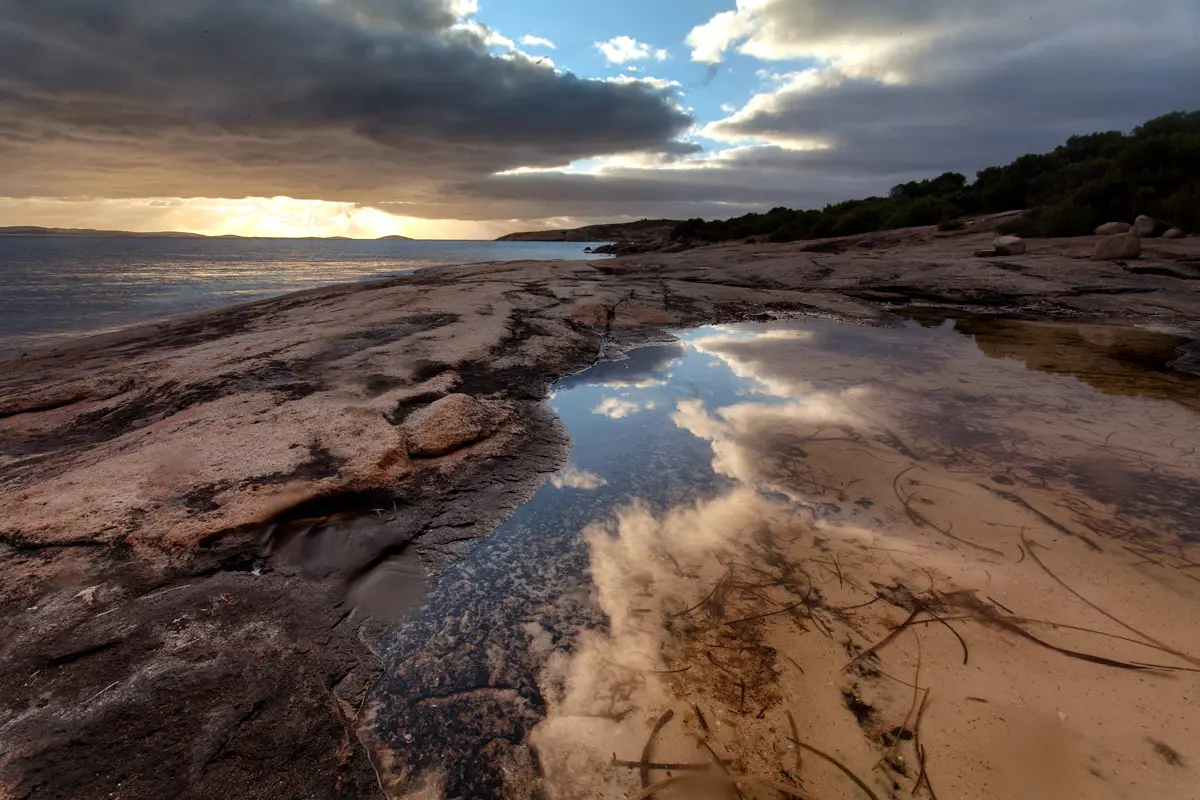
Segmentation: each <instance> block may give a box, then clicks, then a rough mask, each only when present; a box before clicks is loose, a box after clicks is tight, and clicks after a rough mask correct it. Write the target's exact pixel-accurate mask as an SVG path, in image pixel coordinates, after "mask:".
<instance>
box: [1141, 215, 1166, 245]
mask: <svg viewBox="0 0 1200 800" xmlns="http://www.w3.org/2000/svg"><path fill="white" fill-rule="evenodd" d="M1174 227H1175V226H1174V225H1172V224H1171V223H1170V222H1163V221H1162V220H1161V219H1155V218H1154V217H1147V216H1146V215H1145V214H1143V215H1142V216H1140V217H1138V218H1137V219H1136V220H1134V222H1133V229H1134V230H1135V231H1136V232H1137V234H1138V236H1141V237H1142V238H1146V239H1149V238H1153V237H1155V236H1162V235H1163V234H1164V233H1166V232H1167V231H1169V230H1171V229H1172V228H1174Z"/></svg>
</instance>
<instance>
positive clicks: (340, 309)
mask: <svg viewBox="0 0 1200 800" xmlns="http://www.w3.org/2000/svg"><path fill="white" fill-rule="evenodd" d="M988 239H990V235H988V234H975V235H948V236H937V237H933V238H929V237H928V236H927V235H925V234H921V235H919V236H918V235H916V234H910V233H904V232H900V233H898V234H897V233H894V232H893V233H892V234H890V235H888V236H877V237H856V238H855V239H854V240H853V241H846V242H843V245H844V247H834V248H829V249H831V250H835V251H838V252H812V251H811V250H806V248H811V246H812V245H811V243H803V242H801V243H796V244H795V245H731V246H714V247H706V248H701V249H696V250H691V251H687V252H684V253H678V254H667V253H649V254H644V255H640V256H636V257H630V258H623V259H616V260H605V261H597V262H588V261H577V262H505V263H499V264H478V265H472V266H463V267H457V266H456V267H430V268H426V269H424V270H422V271H421V272H420V273H415V274H410V275H405V276H401V277H397V278H392V279H385V280H380V281H372V282H371V283H370V284H366V285H364V284H349V285H341V286H333V287H325V288H320V289H312V290H308V291H305V292H301V293H298V294H293V295H285V296H283V297H277V298H272V299H269V300H262V301H256V302H253V303H249V304H246V305H243V306H238V307H234V308H231V309H225V310H222V311H218V312H210V313H205V314H200V315H196V316H193V317H189V318H187V319H182V320H172V321H169V322H165V323H157V324H152V325H146V326H139V327H138V328H136V329H129V330H124V331H121V332H118V333H114V334H107V335H105V336H103V337H98V338H95V339H91V340H86V341H82V342H79V343H77V344H74V345H71V346H69V347H67V348H64V349H61V350H56V351H52V352H49V353H43V354H37V355H34V356H30V357H27V358H20V359H14V360H8V361H3V362H0V435H2V438H4V440H5V441H7V442H11V443H12V445H11V449H10V451H9V453H11V454H9V455H6V456H4V460H0V480H3V483H4V486H5V490H6V491H5V497H4V499H3V501H0V511H2V512H3V514H4V519H5V523H4V524H3V527H2V528H0V545H2V546H3V547H4V548H5V549H6V551H7V554H8V558H6V560H5V563H4V566H3V567H0V569H3V587H4V588H3V590H2V593H0V603H3V608H4V612H5V616H6V623H5V627H6V630H5V637H4V638H5V641H8V642H10V643H11V645H10V646H9V647H8V648H6V649H5V651H4V654H3V663H4V666H5V670H4V674H5V676H6V677H4V678H3V679H0V682H2V685H0V691H3V692H4V693H5V694H6V696H9V697H12V698H19V699H20V700H21V701H28V699H29V698H31V697H33V696H36V695H39V694H46V693H48V694H49V697H50V699H49V700H48V701H47V704H46V705H43V706H41V707H40V708H38V709H37V710H36V711H31V710H29V709H28V708H21V707H20V706H17V705H16V704H14V707H13V708H11V709H8V711H9V712H10V713H11V714H12V715H14V716H21V717H22V722H21V724H20V725H19V726H17V727H16V728H15V729H11V730H7V731H6V732H5V734H4V738H5V740H6V742H7V743H9V744H10V746H9V747H6V748H5V750H6V752H7V753H8V755H6V756H5V758H4V759H3V760H0V786H3V787H5V788H7V787H9V786H17V785H18V782H21V781H24V782H25V783H21V784H20V785H21V786H27V785H28V782H29V781H31V780H34V781H41V782H42V783H41V784H40V785H42V786H44V787H58V789H59V790H65V789H66V788H68V787H69V788H71V789H72V791H74V792H75V794H74V796H77V797H90V796H97V797H98V796H106V795H107V793H108V792H109V791H111V788H112V787H111V786H107V785H102V784H101V782H97V783H96V784H95V786H94V788H87V787H91V786H92V784H90V783H89V781H90V780H91V779H92V773H93V772H94V768H93V765H94V764H95V763H97V759H100V760H103V759H105V758H107V759H109V762H110V763H112V764H115V765H118V766H119V767H120V769H122V770H124V771H125V772H126V773H127V774H130V775H144V774H150V773H151V772H153V771H154V770H153V769H152V765H153V764H154V763H155V762H156V761H159V760H161V759H163V758H164V757H167V756H168V754H170V753H173V752H176V751H182V750H188V749H189V748H191V749H190V750H189V753H188V755H187V757H186V758H183V759H182V762H181V763H180V764H179V765H178V767H171V768H166V769H159V770H158V771H157V776H156V778H155V780H157V781H159V783H157V784H154V785H149V784H146V785H137V786H126V787H125V788H126V790H127V792H128V794H129V796H153V795H154V793H155V792H160V793H170V792H174V791H177V789H178V787H179V785H180V784H181V783H182V784H191V785H193V790H194V791H198V792H200V793H201V794H205V795H210V796H227V797H242V796H247V797H248V796H253V792H261V786H259V787H257V788H256V787H247V786H245V785H243V781H244V780H245V776H246V774H247V773H248V772H249V773H252V774H258V775H260V776H261V778H262V780H264V781H276V782H277V783H276V784H275V789H274V791H276V792H278V794H279V796H298V795H300V794H301V793H304V792H312V793H315V794H317V795H319V796H328V797H338V796H345V797H352V796H365V795H369V794H371V793H372V792H374V791H377V790H376V789H375V781H376V775H375V770H374V769H373V768H372V766H371V764H370V763H369V762H368V761H367V759H366V757H365V751H364V750H363V748H362V747H360V746H359V743H358V737H359V735H360V732H359V730H358V728H357V724H358V719H357V717H358V713H359V709H360V708H361V705H362V702H363V699H364V698H365V696H366V692H367V690H368V688H369V687H370V686H371V685H372V684H373V682H374V680H375V669H374V668H373V667H371V666H370V649H369V645H367V644H366V642H369V641H370V639H371V632H372V631H374V630H377V629H378V628H379V626H380V625H382V624H383V623H382V621H381V620H380V619H379V618H375V619H367V620H364V619H362V618H361V617H360V616H359V614H358V613H356V612H355V611H354V610H353V605H354V604H353V603H352V602H347V601H346V596H345V592H346V589H347V585H348V584H349V588H350V590H351V591H352V590H353V589H354V586H353V579H354V576H360V577H361V575H362V574H364V568H365V566H366V565H369V564H371V563H373V562H374V561H375V560H376V559H377V558H378V557H379V555H380V554H382V553H392V552H400V553H402V554H405V555H406V557H410V558H412V559H414V561H413V564H414V566H415V567H420V568H436V566H437V565H438V564H440V563H444V562H445V561H446V560H451V559H455V558H457V557H461V554H462V553H463V552H464V548H466V547H469V546H470V542H471V541H473V540H478V539H480V538H483V537H486V536H487V535H488V534H489V533H490V531H491V529H492V528H493V527H494V525H495V524H496V522H497V521H498V520H499V518H500V517H501V516H502V515H503V514H504V513H505V509H509V508H512V507H514V506H516V505H518V504H519V503H520V502H522V501H523V500H524V499H526V498H528V497H529V496H530V495H531V494H532V492H533V491H534V490H535V489H536V488H537V486H538V485H540V483H541V482H542V481H544V479H545V477H546V476H547V475H548V474H549V473H551V472H553V471H554V470H556V469H557V468H558V467H560V466H561V465H562V464H563V463H564V461H565V457H566V454H567V452H568V450H569V442H568V440H567V437H566V435H565V432H564V431H563V430H562V428H561V426H560V425H559V424H558V423H557V422H556V420H555V419H554V418H553V415H551V414H550V413H549V411H548V410H547V409H546V407H545V405H544V403H543V400H544V398H545V395H546V391H547V389H548V387H549V386H550V384H551V383H552V382H553V381H554V380H556V379H558V378H561V377H563V376H564V375H567V374H570V373H572V372H575V371H578V370H579V369H582V368H584V367H586V366H588V365H589V364H591V363H593V362H594V361H595V360H596V359H597V358H598V357H602V356H605V355H612V354H614V353H617V352H619V351H620V350H621V349H623V348H626V347H629V346H631V345H634V344H637V343H641V342H647V341H655V340H658V339H661V337H662V336H663V335H664V331H666V330H669V329H672V328H680V327H686V326H693V325H699V324H707V323H719V322H728V321H736V320H744V319H753V318H757V317H759V316H761V315H763V314H767V313H773V314H796V313H800V314H818V315H828V316H832V317H836V318H841V319H850V320H857V321H863V322H868V323H884V322H886V321H887V319H888V318H889V315H890V313H891V312H892V311H895V310H898V309H900V308H905V307H911V306H912V305H917V306H935V307H947V308H959V309H972V310H976V311H983V312H985V313H1001V314H1004V315H1006V316H1016V317H1023V318H1027V319H1061V320H1080V321H1083V320H1088V321H1093V320H1095V321H1116V320H1119V321H1123V322H1127V323H1135V324H1143V325H1151V326H1155V327H1158V328H1163V329H1169V330H1171V331H1174V332H1176V333H1180V334H1183V335H1186V336H1188V337H1189V338H1192V339H1196V338H1200V296H1198V295H1197V293H1196V286H1197V285H1198V282H1197V280H1196V279H1195V278H1194V277H1191V278H1190V277H1188V272H1187V270H1188V269H1191V267H1189V266H1187V264H1186V260H1187V259H1192V260H1195V259H1198V258H1200V245H1197V244H1196V243H1195V240H1184V241H1181V242H1171V243H1168V242H1158V241H1155V243H1154V244H1153V245H1152V246H1151V247H1149V248H1148V250H1149V252H1148V254H1147V256H1146V257H1144V258H1143V260H1142V261H1141V262H1139V263H1138V264H1137V265H1136V266H1137V267H1138V268H1139V269H1143V270H1145V269H1147V268H1149V269H1150V270H1157V273H1155V272H1150V273H1145V272H1143V273H1141V274H1138V273H1133V272H1131V271H1129V270H1127V269H1125V268H1124V267H1122V266H1121V265H1119V264H1115V263H1100V262H1093V261H1089V260H1087V259H1086V258H1085V257H1083V254H1084V253H1086V252H1088V251H1090V247H1089V245H1090V242H1091V241H1092V240H1091V239H1090V238H1088V239H1081V240H1051V241H1039V240H1031V241H1030V249H1029V252H1028V253H1027V254H1026V255H1023V256H1019V257H1013V258H1009V259H1002V260H995V259H977V258H972V257H971V255H970V254H971V252H972V251H974V250H977V249H979V247H980V243H981V242H984V241H986V240H988ZM859 242H865V243H866V244H865V245H864V246H859ZM1181 259H1183V260H1184V262H1181ZM1181 263H1183V266H1181ZM1176 276H1178V277H1176ZM449 392H461V393H464V394H468V395H471V396H473V397H476V398H481V399H482V400H483V401H484V402H485V403H486V404H487V406H488V409H489V411H490V413H491V415H492V418H493V420H494V425H493V431H492V433H491V435H490V436H488V437H486V438H483V439H482V440H480V441H478V442H476V443H474V444H471V445H469V446H468V447H466V448H463V449H460V450H457V451H455V452H453V453H451V454H449V455H446V456H442V457H438V458H413V457H411V456H410V455H409V453H408V446H407V444H408V443H407V441H406V433H405V429H404V426H403V421H404V419H405V418H406V416H407V415H408V414H410V413H411V412H413V411H415V410H417V409H419V408H422V407H424V406H426V405H428V404H429V402H430V401H431V400H432V399H435V398H437V397H439V396H442V395H445V394H447V393H449ZM397 423H400V424H397ZM400 509H403V513H400ZM264 539H265V540H266V541H267V542H268V543H270V544H271V545H272V548H271V550H270V552H269V554H267V555H264V553H263V550H262V546H261V545H262V543H263V541H264ZM305 542H307V543H308V544H310V545H315V546H313V547H310V548H308V551H309V552H308V553H305V552H301V551H302V550H303V549H304V548H299V549H297V546H298V545H299V544H304V543H305ZM313 552H315V553H317V554H319V555H318V556H313V555H311V553H313ZM63 574H68V575H71V576H72V578H71V580H70V582H69V584H68V583H64V582H62V581H61V580H60V579H57V578H55V577H54V576H56V575H58V576H61V575H63ZM348 576H349V577H348ZM223 598H224V599H223ZM189 615H190V617H189ZM185 618H186V619H185ZM179 619H184V622H183V623H179V622H178V620H179ZM172 624H174V625H175V626H176V628H178V629H179V634H180V635H179V636H178V637H177V638H175V639H171V638H170V637H164V636H163V635H162V630H164V629H169V628H170V627H171V625H172ZM364 625H365V626H366V627H363V626H364ZM198 631H203V636H200V635H199V634H198V633H197V632H198ZM184 643H186V644H184ZM181 653H182V654H183V655H182V656H181V655H180V654H181ZM131 664H133V665H136V674H137V675H142V676H151V675H161V674H170V675H172V676H174V677H172V678H171V682H170V684H169V685H171V686H174V687H175V689H174V694H175V697H172V696H171V692H166V693H164V691H163V687H161V686H158V685H155V686H151V682H150V681H149V680H148V679H147V680H143V681H142V682H140V683H139V681H138V680H136V679H134V680H128V679H127V673H128V672H129V669H130V665H131ZM135 677H136V676H135ZM114 681H115V683H114ZM84 701H87V702H84ZM197 707H200V708H203V709H204V713H203V714H201V715H200V716H201V717H203V719H205V720H206V722H205V726H206V727H205V729H204V732H203V735H202V736H200V737H198V738H197V737H196V735H195V731H194V730H192V729H191V728H192V724H191V723H189V722H188V720H189V719H190V718H192V717H194V716H195V715H196V713H197V712H196V711H195V708H197ZM187 709H192V710H191V711H188V710H187ZM55 715H58V716H57V719H58V720H59V721H53V720H54V719H56V717H55ZM147 718H150V719H155V720H174V722H171V723H167V722H163V723H162V725H161V728H160V731H161V733H160V735H159V736H158V737H157V738H156V739H154V740H153V741H152V742H151V743H150V744H149V745H143V744H141V743H139V742H138V741H137V738H136V734H135V733H134V732H135V731H136V730H138V729H139V726H141V725H142V724H144V720H145V719H147ZM63 719H66V720H68V724H66V725H65V727H64V723H62V722H61V720H63ZM114 731H117V732H124V731H128V733H121V734H120V735H118V736H117V737H116V738H117V740H118V741H117V742H116V743H115V744H114V742H113V741H112V736H111V734H112V732H114ZM71 737H75V739H76V740H77V743H76V744H75V745H74V746H72V747H68V746H67V745H66V742H67V741H68V740H69V739H71ZM280 738H291V739H295V740H296V744H295V745H294V746H293V747H292V748H287V747H282V748H276V749H274V750H273V751H272V752H271V754H270V755H268V756H266V757H265V758H264V760H263V761H262V762H261V763H259V764H257V765H250V764H248V762H235V761H230V758H231V756H230V755H229V751H230V748H229V747H228V742H229V741H231V740H233V739H238V740H244V741H246V742H248V743H249V745H248V746H250V745H253V743H254V742H256V741H257V742H259V743H260V744H261V743H262V742H266V741H272V742H275V741H277V740H278V739H280ZM79 741H82V742H83V744H82V745H81V744H79V743H78V742H79ZM196 741H201V742H202V744H200V745H197V744H196ZM203 743H207V744H203ZM197 748H199V749H197ZM101 754H103V755H101ZM18 769H19V771H20V773H21V774H20V775H18V774H17V771H18ZM31 775H32V776H34V777H33V778H30V777H29V776H31ZM278 781H289V783H287V784H286V785H284V784H279V783H278ZM331 782H332V783H331ZM264 785H265V784H264ZM201 787H202V788H201ZM251 790H253V792H252V791H251ZM14 791H15V796H23V795H22V794H21V793H20V792H19V791H16V790H14ZM88 792H92V794H89V793H88Z"/></svg>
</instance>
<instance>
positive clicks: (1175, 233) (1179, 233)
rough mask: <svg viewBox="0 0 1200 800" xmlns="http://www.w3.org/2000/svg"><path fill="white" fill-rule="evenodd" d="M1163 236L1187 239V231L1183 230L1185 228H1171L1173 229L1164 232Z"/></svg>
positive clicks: (1165, 237)
mask: <svg viewBox="0 0 1200 800" xmlns="http://www.w3.org/2000/svg"><path fill="white" fill-rule="evenodd" d="M1163 238H1164V239H1186V238H1187V233H1186V232H1185V231H1184V230H1183V228H1171V230H1169V231H1167V232H1166V233H1164V234H1163Z"/></svg>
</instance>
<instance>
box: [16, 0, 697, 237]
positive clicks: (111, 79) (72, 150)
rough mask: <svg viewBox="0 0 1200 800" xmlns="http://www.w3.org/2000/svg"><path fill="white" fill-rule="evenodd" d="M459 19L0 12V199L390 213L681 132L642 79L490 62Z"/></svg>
mask: <svg viewBox="0 0 1200 800" xmlns="http://www.w3.org/2000/svg"><path fill="white" fill-rule="evenodd" d="M472 9H473V5H472V4H463V3H461V2H459V3H451V2H448V0H339V2H324V0H320V1H318V0H277V1H276V2H271V3H262V2H257V0H178V2H171V3H147V2H143V1H142V0H107V1H106V2H104V3H96V2H92V0H45V1H44V2H41V1H40V2H37V3H28V2H25V0H0V76H3V80H2V81H0V172H2V173H3V174H4V175H5V179H4V186H3V189H4V193H5V194H7V195H10V196H41V197H50V196H97V197H110V198H111V197H149V196H193V197H242V196H246V195H256V196H263V195H267V196H272V195H286V196H289V197H294V198H318V199H325V200H340V201H349V202H365V203H375V202H388V201H390V202H397V203H401V204H404V203H414V202H420V200H421V199H422V198H426V197H428V198H433V197H438V196H440V195H442V194H444V193H445V191H446V187H447V186H449V185H453V184H455V183H460V182H470V181H472V180H476V179H479V178H481V177H484V176H487V175H490V174H493V173H495V172H499V171H503V170H506V169H511V168H514V167H518V166H555V165H565V164H567V163H569V162H571V161H573V160H575V159H580V158H591V157H595V156H599V155H606V154H615V153H629V152H654V151H660V150H668V151H669V150H671V149H673V148H676V147H678V145H677V144H676V143H675V138H676V136H677V135H679V134H681V133H683V132H684V131H686V130H687V129H689V128H690V127H691V125H692V122H693V121H692V119H691V117H690V116H689V115H688V114H687V113H686V112H684V111H683V110H681V109H680V107H679V106H678V104H677V103H676V102H675V101H674V100H673V99H672V98H671V97H670V96H669V94H668V93H667V92H664V91H663V90H662V89H660V88H656V87H655V86H652V85H650V84H646V83H637V82H633V83H622V84H617V83H610V82H606V81H602V80H585V79H581V78H578V77H576V76H574V75H572V74H570V73H563V72H558V71H556V70H554V69H553V68H551V67H550V66H548V65H546V64H544V63H541V62H540V60H536V59H533V58H531V57H528V56H524V55H523V54H521V53H520V52H519V51H513V50H507V51H506V52H495V51H496V50H497V49H500V50H506V49H507V48H510V47H511V41H510V40H508V39H506V38H504V37H502V36H501V35H500V34H498V33H496V32H495V31H492V30H491V29H489V28H487V27H486V26H483V25H481V24H479V23H478V22H475V21H473V20H470V19H465V18H464V17H463V16H462V15H463V14H469V13H470V12H471V11H472ZM397 213H400V214H404V211H403V210H402V209H401V210H400V211H398V212H397ZM404 215H406V216H407V214H404Z"/></svg>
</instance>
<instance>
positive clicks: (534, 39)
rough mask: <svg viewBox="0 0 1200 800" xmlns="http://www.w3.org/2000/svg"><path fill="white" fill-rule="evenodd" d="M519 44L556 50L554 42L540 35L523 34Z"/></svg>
mask: <svg viewBox="0 0 1200 800" xmlns="http://www.w3.org/2000/svg"><path fill="white" fill-rule="evenodd" d="M521 44H523V45H525V46H526V47H549V48H550V49H551V50H557V49H558V48H557V47H556V46H555V44H554V42H552V41H550V40H549V39H543V38H542V37H541V36H530V35H529V34H525V35H524V36H522V37H521Z"/></svg>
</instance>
